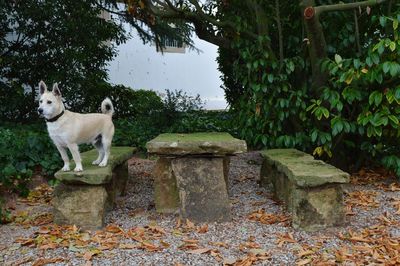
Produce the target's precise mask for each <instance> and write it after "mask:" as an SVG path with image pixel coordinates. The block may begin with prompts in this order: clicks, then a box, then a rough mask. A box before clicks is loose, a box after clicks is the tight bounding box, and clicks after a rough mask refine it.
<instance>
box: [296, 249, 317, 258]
mask: <svg viewBox="0 0 400 266" xmlns="http://www.w3.org/2000/svg"><path fill="white" fill-rule="evenodd" d="M313 254H315V251H313V250H303V251H301V252H299V254H297V256H299V257H300V258H301V257H305V256H310V255H313Z"/></svg>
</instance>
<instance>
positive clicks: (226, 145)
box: [146, 132, 247, 156]
mask: <svg viewBox="0 0 400 266" xmlns="http://www.w3.org/2000/svg"><path fill="white" fill-rule="evenodd" d="M146 148H147V151H148V152H149V153H154V154H159V155H178V156H179V155H190V154H212V155H227V154H238V153H243V152H246V151H247V146H246V142H245V141H244V140H240V139H236V138H234V137H232V136H231V135H230V134H228V133H217V132H204V133H190V134H170V133H167V134H161V135H159V136H158V137H156V138H155V139H153V140H151V141H149V142H147V144H146Z"/></svg>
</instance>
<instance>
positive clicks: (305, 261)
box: [296, 259, 312, 266]
mask: <svg viewBox="0 0 400 266" xmlns="http://www.w3.org/2000/svg"><path fill="white" fill-rule="evenodd" d="M311 262H312V259H304V260H301V261H299V262H296V265H297V266H302V265H306V264H309V263H311Z"/></svg>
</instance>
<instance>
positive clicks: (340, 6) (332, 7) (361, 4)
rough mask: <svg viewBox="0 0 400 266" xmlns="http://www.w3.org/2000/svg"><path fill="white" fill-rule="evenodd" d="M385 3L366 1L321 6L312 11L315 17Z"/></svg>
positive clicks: (383, 0)
mask: <svg viewBox="0 0 400 266" xmlns="http://www.w3.org/2000/svg"><path fill="white" fill-rule="evenodd" d="M386 1H387V0H368V1H362V2H353V3H340V4H334V5H323V6H317V7H314V10H315V15H317V16H318V15H320V14H322V13H323V12H331V11H344V10H349V9H354V8H358V7H364V6H374V5H379V4H382V3H384V2H386Z"/></svg>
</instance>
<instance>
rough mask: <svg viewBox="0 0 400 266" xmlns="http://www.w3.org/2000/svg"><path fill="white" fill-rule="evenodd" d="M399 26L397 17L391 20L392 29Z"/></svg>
mask: <svg viewBox="0 0 400 266" xmlns="http://www.w3.org/2000/svg"><path fill="white" fill-rule="evenodd" d="M398 27H399V21H398V20H397V19H394V20H393V29H394V30H397V28H398Z"/></svg>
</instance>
